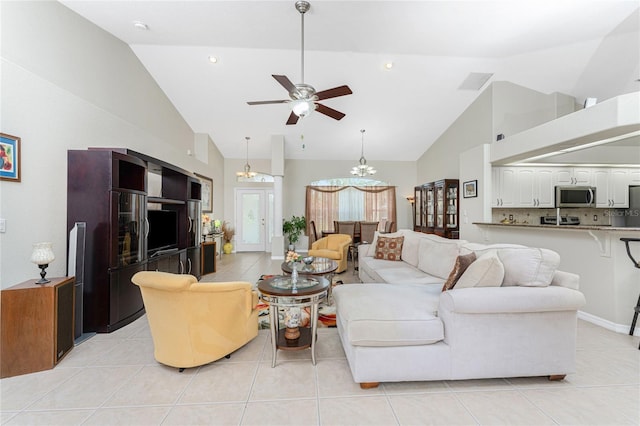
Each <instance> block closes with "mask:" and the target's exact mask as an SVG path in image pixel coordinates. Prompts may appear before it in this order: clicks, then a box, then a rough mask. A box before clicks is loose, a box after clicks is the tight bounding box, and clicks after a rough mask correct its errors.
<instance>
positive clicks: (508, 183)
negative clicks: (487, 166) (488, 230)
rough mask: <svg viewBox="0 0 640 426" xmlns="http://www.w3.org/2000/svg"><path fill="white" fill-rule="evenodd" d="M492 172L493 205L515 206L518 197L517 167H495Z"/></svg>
mask: <svg viewBox="0 0 640 426" xmlns="http://www.w3.org/2000/svg"><path fill="white" fill-rule="evenodd" d="M491 173H492V176H491V177H492V179H491V183H492V189H493V193H492V194H493V196H492V201H491V205H492V207H515V206H516V200H517V197H518V191H519V189H518V176H517V168H516V167H494V168H493V169H492V171H491Z"/></svg>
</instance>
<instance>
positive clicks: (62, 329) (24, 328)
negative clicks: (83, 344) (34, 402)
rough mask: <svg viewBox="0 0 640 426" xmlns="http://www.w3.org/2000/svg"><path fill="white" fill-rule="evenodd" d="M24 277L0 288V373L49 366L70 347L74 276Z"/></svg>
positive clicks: (0, 374)
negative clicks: (46, 280)
mask: <svg viewBox="0 0 640 426" xmlns="http://www.w3.org/2000/svg"><path fill="white" fill-rule="evenodd" d="M36 281H37V280H35V279H34V280H29V281H25V282H23V283H21V284H18V285H15V286H13V287H9V288H6V289H4V290H2V291H0V297H1V301H0V303H1V304H2V312H1V315H0V316H1V323H2V324H1V326H2V336H1V346H0V352H1V353H0V358H1V360H0V377H1V378H4V377H11V376H17V375H20V374H27V373H34V372H36V371H42V370H50V369H52V368H53V367H54V366H55V365H56V364H57V363H58V362H59V361H60V360H61V359H62V358H63V357H64V356H65V355H66V354H67V353H68V352H69V351H70V350H71V349H72V348H73V337H74V325H73V324H74V311H75V310H74V303H75V291H74V284H75V278H74V277H63V278H51V282H50V283H47V284H42V285H40V284H36Z"/></svg>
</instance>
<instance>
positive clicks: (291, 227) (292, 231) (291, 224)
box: [282, 215, 307, 244]
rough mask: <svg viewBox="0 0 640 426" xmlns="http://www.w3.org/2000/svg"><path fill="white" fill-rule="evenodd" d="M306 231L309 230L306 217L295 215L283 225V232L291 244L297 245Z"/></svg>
mask: <svg viewBox="0 0 640 426" xmlns="http://www.w3.org/2000/svg"><path fill="white" fill-rule="evenodd" d="M305 229H307V220H306V219H305V218H304V216H295V215H294V216H292V217H291V219H290V220H285V221H284V222H283V223H282V232H284V234H285V235H286V236H287V239H288V240H289V243H290V244H295V243H297V242H298V240H299V239H300V235H302V232H303V231H304V230H305Z"/></svg>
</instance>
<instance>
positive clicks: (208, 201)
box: [196, 173, 213, 213]
mask: <svg viewBox="0 0 640 426" xmlns="http://www.w3.org/2000/svg"><path fill="white" fill-rule="evenodd" d="M196 176H198V179H200V184H201V185H202V192H201V200H202V213H211V212H213V181H212V180H211V179H209V178H208V177H206V176H202V175H199V174H197V173H196Z"/></svg>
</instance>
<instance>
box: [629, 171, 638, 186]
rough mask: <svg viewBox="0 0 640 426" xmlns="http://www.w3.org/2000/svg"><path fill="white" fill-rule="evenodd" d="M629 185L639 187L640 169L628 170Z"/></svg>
mask: <svg viewBox="0 0 640 426" xmlns="http://www.w3.org/2000/svg"><path fill="white" fill-rule="evenodd" d="M629 185H633V186H636V185H640V169H629Z"/></svg>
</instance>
